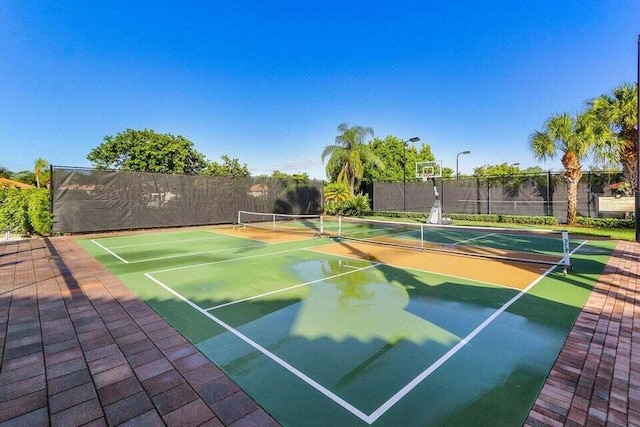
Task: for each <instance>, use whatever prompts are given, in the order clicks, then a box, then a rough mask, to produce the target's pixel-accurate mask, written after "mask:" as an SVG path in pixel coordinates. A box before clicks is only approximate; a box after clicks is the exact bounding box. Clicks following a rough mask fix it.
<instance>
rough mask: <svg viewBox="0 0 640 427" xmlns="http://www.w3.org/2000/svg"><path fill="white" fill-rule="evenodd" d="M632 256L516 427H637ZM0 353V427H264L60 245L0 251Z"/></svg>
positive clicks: (638, 341) (639, 346) (169, 334)
mask: <svg viewBox="0 0 640 427" xmlns="http://www.w3.org/2000/svg"><path fill="white" fill-rule="evenodd" d="M376 256H377V255H376ZM639 258H640V245H638V244H635V243H629V242H622V243H619V244H618V245H617V248H616V250H615V252H614V254H613V256H612V258H611V259H610V261H609V263H608V265H607V267H606V269H605V271H604V273H603V274H602V276H601V278H600V280H599V283H598V285H597V287H596V289H595V290H594V291H593V293H592V294H591V297H590V298H589V300H588V302H587V304H586V306H585V307H584V309H583V311H582V313H581V315H580V317H579V318H578V320H577V322H576V324H575V326H574V328H573V330H572V332H571V333H570V335H569V338H568V340H567V342H566V344H565V346H564V348H563V350H562V352H561V354H560V356H559V358H558V360H557V361H556V364H555V366H554V367H553V369H552V371H551V373H550V375H549V377H548V379H547V381H546V383H545V386H544V388H543V390H542V392H541V394H540V396H539V397H538V400H537V401H536V403H535V405H534V407H533V409H532V411H531V412H530V415H529V418H528V419H527V421H526V424H527V425H530V426H539V425H545V426H546V425H549V426H560V425H576V426H577V425H594V426H600V425H603V426H604V425H611V426H624V425H631V426H634V425H635V426H640V362H639V361H640V285H639V284H638V282H640V268H639V266H640V262H639V261H638V260H639ZM492 280H493V279H492ZM0 353H1V354H2V364H1V366H0V426H9V425H30V426H37V425H49V424H51V425H117V424H120V423H125V422H129V423H130V424H133V425H205V424H206V425H236V426H242V425H260V426H262V425H275V424H276V423H275V422H274V421H273V419H271V418H270V417H269V416H268V414H266V413H265V412H264V411H263V410H261V409H260V408H259V407H258V406H257V405H256V404H255V403H254V402H253V401H252V400H251V399H250V398H248V396H247V395H246V394H244V393H243V392H242V391H241V390H239V389H238V387H237V386H235V385H234V384H233V383H232V382H231V381H230V380H229V379H228V378H226V377H225V376H224V375H222V374H221V373H220V371H219V370H218V369H217V368H216V367H215V366H214V365H213V364H211V363H210V362H208V361H207V360H206V359H205V358H204V357H203V356H202V355H201V354H200V353H199V352H198V351H197V350H196V349H195V348H194V347H193V346H191V344H189V343H188V342H187V341H186V340H185V339H184V338H183V337H182V336H180V335H179V334H178V333H177V332H176V331H175V330H173V329H172V328H171V327H170V326H169V325H168V324H167V323H166V322H165V321H164V320H162V318H160V317H159V316H158V315H156V314H155V313H154V312H153V310H151V309H150V308H149V307H148V306H146V304H144V303H143V302H142V301H141V300H139V299H138V298H137V297H136V296H135V295H133V294H132V293H131V292H130V291H129V290H128V288H126V287H125V286H124V285H123V284H122V283H121V282H120V281H119V279H117V278H115V277H114V276H112V275H111V274H110V273H108V272H106V271H105V270H104V268H103V267H102V266H101V265H99V264H98V263H97V262H96V261H95V260H94V259H93V258H91V257H90V256H88V255H87V254H86V253H85V252H84V250H83V249H82V248H80V247H79V246H78V244H77V243H76V242H75V241H74V240H73V239H71V238H53V239H32V240H27V241H22V242H8V243H4V244H1V245H0Z"/></svg>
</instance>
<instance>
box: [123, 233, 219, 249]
mask: <svg viewBox="0 0 640 427" xmlns="http://www.w3.org/2000/svg"><path fill="white" fill-rule="evenodd" d="M223 237H229V236H224V235H222V234H217V235H215V236H211V237H198V238H197V239H181V240H166V241H163V242H146V243H132V244H130V245H120V246H113V249H120V248H134V247H136V246H152V245H173V244H174V243H184V242H196V241H198V240H217V239H220V238H223Z"/></svg>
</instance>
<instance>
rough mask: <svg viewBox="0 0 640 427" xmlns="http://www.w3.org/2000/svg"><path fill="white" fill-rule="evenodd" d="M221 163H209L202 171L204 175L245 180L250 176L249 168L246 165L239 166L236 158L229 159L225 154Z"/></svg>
mask: <svg viewBox="0 0 640 427" xmlns="http://www.w3.org/2000/svg"><path fill="white" fill-rule="evenodd" d="M221 159H222V163H218V162H211V163H209V164H208V165H207V168H206V169H205V170H204V172H203V174H204V175H211V176H227V177H235V178H242V177H244V178H246V177H249V176H251V173H250V172H249V168H248V167H247V164H246V163H243V164H240V161H239V160H238V159H236V158H231V157H229V156H227V155H226V154H223V155H222V157H221Z"/></svg>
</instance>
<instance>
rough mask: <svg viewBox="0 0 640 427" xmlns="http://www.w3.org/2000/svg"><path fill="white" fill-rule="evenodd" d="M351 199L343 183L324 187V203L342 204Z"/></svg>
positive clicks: (332, 183)
mask: <svg viewBox="0 0 640 427" xmlns="http://www.w3.org/2000/svg"><path fill="white" fill-rule="evenodd" d="M351 197H352V196H351V193H350V192H349V187H347V185H346V184H345V183H343V182H331V183H329V184H327V185H326V186H325V187H324V200H325V202H330V203H344V202H346V201H347V200H349V199H350V198H351Z"/></svg>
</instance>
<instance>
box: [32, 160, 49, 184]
mask: <svg viewBox="0 0 640 427" xmlns="http://www.w3.org/2000/svg"><path fill="white" fill-rule="evenodd" d="M48 168H49V162H48V161H46V160H45V159H43V158H40V157H38V158H37V159H36V162H35V165H34V167H33V174H34V175H35V177H36V187H37V188H40V184H41V183H43V184H47V185H48V184H49V179H48V178H47V169H48Z"/></svg>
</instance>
